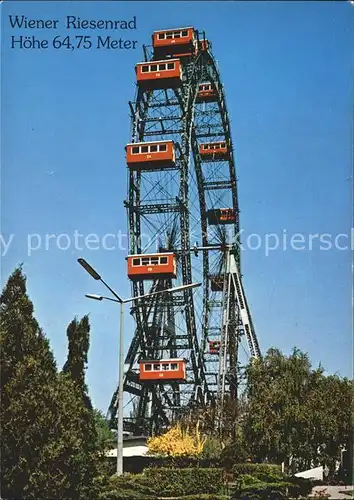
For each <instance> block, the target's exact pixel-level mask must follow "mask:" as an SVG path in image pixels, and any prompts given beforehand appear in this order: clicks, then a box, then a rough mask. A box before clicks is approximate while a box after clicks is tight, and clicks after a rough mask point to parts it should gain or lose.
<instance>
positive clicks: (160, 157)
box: [125, 141, 176, 170]
mask: <svg viewBox="0 0 354 500" xmlns="http://www.w3.org/2000/svg"><path fill="white" fill-rule="evenodd" d="M125 150H126V161H127V165H128V167H129V168H130V169H132V170H143V169H146V170H153V169H160V168H171V167H172V168H173V167H174V166H175V160H176V157H175V148H174V143H173V141H154V142H136V143H132V144H127V145H126V147H125Z"/></svg>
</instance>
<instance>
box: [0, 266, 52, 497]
mask: <svg viewBox="0 0 354 500" xmlns="http://www.w3.org/2000/svg"><path fill="white" fill-rule="evenodd" d="M0 304H1V306H0V307H1V309H0V311H1V317H0V339H1V352H0V366H1V409H0V420H1V485H2V495H3V497H4V498H11V499H12V498H21V499H23V498H36V497H37V498H44V496H43V495H44V492H43V491H40V485H39V484H38V475H40V474H41V464H42V463H43V460H44V447H45V446H47V445H48V444H49V443H50V442H51V440H52V438H53V434H54V433H55V410H54V408H55V402H56V397H55V392H56V366H55V362H54V358H53V355H52V353H51V351H50V349H49V343H48V340H47V339H46V338H45V336H44V334H43V332H42V331H41V329H40V328H39V325H38V323H37V321H36V319H35V318H34V316H33V304H32V302H31V301H30V299H29V297H28V295H27V291H26V278H25V276H24V275H23V273H22V269H21V267H19V268H17V269H15V271H14V272H13V273H12V275H11V276H10V277H9V279H8V282H7V284H6V286H5V288H4V290H3V292H2V294H1V297H0ZM41 494H42V496H41Z"/></svg>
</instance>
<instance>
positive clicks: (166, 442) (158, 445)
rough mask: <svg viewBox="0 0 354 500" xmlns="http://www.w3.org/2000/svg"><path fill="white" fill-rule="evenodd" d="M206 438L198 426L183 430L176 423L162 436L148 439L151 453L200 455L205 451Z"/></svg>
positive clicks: (175, 455)
mask: <svg viewBox="0 0 354 500" xmlns="http://www.w3.org/2000/svg"><path fill="white" fill-rule="evenodd" d="M204 444H205V438H203V437H202V436H201V434H200V432H199V429H198V426H196V428H195V429H194V430H190V429H185V430H183V429H182V427H181V425H180V424H176V425H175V426H174V427H172V428H171V429H170V430H169V431H167V432H166V433H165V434H162V435H161V436H156V437H152V438H150V439H148V441H147V446H148V448H149V453H157V454H160V455H168V456H173V457H177V456H183V455H186V456H198V455H201V453H202V452H203V448H204Z"/></svg>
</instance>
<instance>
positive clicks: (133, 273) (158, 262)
mask: <svg viewBox="0 0 354 500" xmlns="http://www.w3.org/2000/svg"><path fill="white" fill-rule="evenodd" d="M127 261H128V278H130V279H131V280H155V279H164V278H176V276H177V274H176V255H175V254H174V253H172V252H168V253H155V254H151V255H146V254H137V255H129V256H128V257H127Z"/></svg>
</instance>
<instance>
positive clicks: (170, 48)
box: [152, 27, 197, 57]
mask: <svg viewBox="0 0 354 500" xmlns="http://www.w3.org/2000/svg"><path fill="white" fill-rule="evenodd" d="M152 45H153V47H154V57H166V56H173V57H184V56H192V55H193V54H195V52H196V49H197V41H196V37H195V31H194V28H191V27H189V28H179V29H175V30H162V31H154V33H153V35H152Z"/></svg>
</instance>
